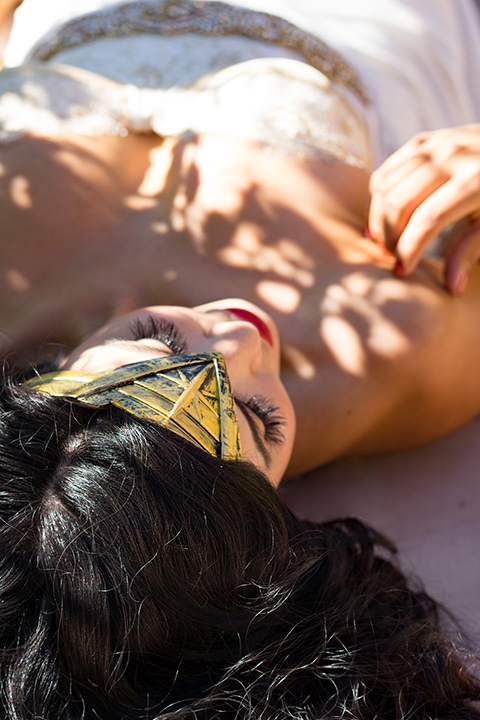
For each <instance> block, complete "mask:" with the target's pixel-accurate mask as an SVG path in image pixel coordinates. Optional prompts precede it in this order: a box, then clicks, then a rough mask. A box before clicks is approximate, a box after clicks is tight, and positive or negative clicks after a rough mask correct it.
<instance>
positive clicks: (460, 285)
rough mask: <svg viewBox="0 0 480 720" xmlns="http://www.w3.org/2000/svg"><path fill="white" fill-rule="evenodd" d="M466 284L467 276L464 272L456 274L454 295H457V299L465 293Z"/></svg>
mask: <svg viewBox="0 0 480 720" xmlns="http://www.w3.org/2000/svg"><path fill="white" fill-rule="evenodd" d="M467 282H468V275H467V273H466V272H465V270H461V271H460V272H459V273H458V277H457V280H456V282H455V295H458V296H459V297H460V296H462V295H463V293H464V292H465V289H466V287H467Z"/></svg>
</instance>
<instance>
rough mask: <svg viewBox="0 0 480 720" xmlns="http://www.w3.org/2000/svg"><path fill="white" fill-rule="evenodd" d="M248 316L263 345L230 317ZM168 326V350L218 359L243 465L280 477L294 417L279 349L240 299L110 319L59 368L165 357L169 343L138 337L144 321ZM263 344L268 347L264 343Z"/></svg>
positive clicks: (100, 367) (94, 368)
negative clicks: (257, 408) (253, 406)
mask: <svg viewBox="0 0 480 720" xmlns="http://www.w3.org/2000/svg"><path fill="white" fill-rule="evenodd" d="M227 308H234V309H237V308H238V309H240V310H241V309H245V310H248V311H249V312H252V313H255V315H257V316H258V317H260V318H261V320H262V321H263V322H264V323H265V324H266V325H267V326H268V338H269V341H267V340H266V339H264V338H263V337H262V334H261V333H260V332H259V330H258V328H257V327H256V326H255V325H254V324H252V323H251V322H246V321H245V320H241V319H238V316H237V315H235V314H234V313H233V312H232V311H231V310H228V309H227ZM152 319H153V321H154V322H155V323H156V324H157V325H158V324H159V323H160V324H161V327H163V324H164V323H167V325H166V327H170V324H172V326H173V327H172V331H173V339H174V341H175V345H180V346H181V347H180V348H178V350H181V352H182V354H183V353H187V352H188V353H209V352H220V353H222V355H223V357H224V359H225V363H226V366H227V372H228V376H229V379H230V384H231V387H232V392H233V395H234V398H235V400H236V409H237V418H238V423H239V432H240V441H241V449H242V459H243V460H247V461H249V462H252V463H253V464H254V465H256V466H257V467H258V468H260V469H261V470H262V471H263V472H264V473H265V474H266V475H267V477H268V478H269V480H270V481H271V482H272V483H273V484H274V485H278V484H279V483H280V480H281V479H282V477H283V474H284V472H285V469H286V467H287V464H288V461H289V459H290V455H291V452H292V447H293V440H294V437H295V414H294V411H293V407H292V404H291V402H290V399H289V397H288V395H287V393H286V391H285V388H284V387H283V385H282V383H281V381H280V344H279V339H278V334H277V330H276V328H275V325H274V323H273V321H272V320H271V318H270V317H269V316H268V315H266V314H265V313H264V312H263V311H262V310H260V309H259V308H257V307H255V306H253V305H251V304H249V303H246V302H245V301H243V300H239V299H229V300H223V301H221V302H216V303H215V302H214V303H209V304H207V305H201V306H198V307H196V308H184V307H175V306H171V305H169V306H164V307H162V306H154V307H148V308H142V309H139V310H137V311H134V312H132V313H128V314H127V315H124V316H122V317H119V318H116V319H115V320H113V321H112V322H110V323H108V324H107V325H106V326H105V327H103V328H101V329H100V330H99V331H98V332H97V333H95V334H94V335H93V336H92V337H89V338H88V339H87V340H85V341H84V342H83V343H82V344H81V345H79V346H78V347H77V348H75V349H74V350H73V351H72V352H71V353H70V355H69V356H68V358H67V360H66V361H65V363H64V365H63V369H65V370H78V371H85V372H101V371H104V370H109V369H111V368H116V367H118V366H121V365H126V364H128V363H133V362H139V361H141V360H147V359H150V358H153V357H164V356H165V357H166V356H169V355H172V354H175V353H174V352H173V349H174V348H172V347H171V343H170V339H171V338H169V337H167V335H168V333H167V332H165V335H166V337H165V338H162V339H159V338H158V337H153V338H152V337H148V336H147V337H139V335H141V334H142V331H141V328H142V327H146V328H149V327H150V323H151V321H152ZM270 340H271V341H272V342H270ZM252 399H253V401H254V403H256V404H257V405H259V406H260V407H261V409H262V410H263V411H267V410H269V411H270V412H269V418H271V420H272V421H273V425H272V427H273V431H271V430H270V431H269V429H268V428H269V427H270V425H268V424H267V425H264V422H262V420H261V418H260V417H259V416H258V415H256V414H255V413H254V412H253V411H252V410H250V409H249V406H248V403H249V402H250V401H251V400H252Z"/></svg>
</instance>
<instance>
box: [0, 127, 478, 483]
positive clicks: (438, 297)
mask: <svg viewBox="0 0 480 720" xmlns="http://www.w3.org/2000/svg"><path fill="white" fill-rule="evenodd" d="M0 152H1V154H0V163H1V166H2V174H1V176H0V202H1V203H2V211H1V213H0V238H2V240H0V243H1V246H0V251H1V253H2V258H3V268H4V270H3V279H2V283H1V286H0V308H1V315H0V327H2V330H3V331H4V332H6V333H7V334H8V335H10V336H14V337H15V336H16V337H17V338H20V339H21V340H23V341H24V342H25V343H28V344H30V343H31V342H32V341H34V342H39V343H40V342H44V341H47V342H48V341H50V342H59V341H63V340H65V339H66V340H67V341H69V342H72V343H73V342H77V341H78V340H79V338H80V337H81V336H84V335H85V334H87V333H89V332H90V331H91V330H93V329H96V328H97V327H98V326H99V325H101V324H102V323H103V322H104V321H105V319H107V318H108V317H110V316H111V315H115V314H120V313H123V312H127V311H129V310H132V309H134V308H136V307H140V306H144V305H150V304H177V305H186V306H193V305H198V304H200V303H204V302H209V301H211V300H215V299H219V298H223V297H232V296H236V297H242V298H245V299H247V300H250V301H252V302H254V303H256V304H257V305H259V306H261V307H262V308H263V309H264V310H266V311H267V312H268V313H269V314H270V315H271V316H272V317H273V319H274V321H275V322H276V324H277V326H278V329H279V333H280V338H281V340H282V379H283V381H284V383H285V385H286V388H287V390H288V392H289V394H290V395H291V397H292V399H293V403H294V405H295V408H296V413H297V423H298V433H297V440H296V444H295V449H294V453H293V457H292V461H291V465H290V468H289V473H290V474H291V473H296V472H299V471H303V470H306V469H309V468H312V467H315V466H318V465H321V464H324V463H326V462H329V461H331V460H333V459H336V458H340V457H347V456H350V455H355V454H359V453H360V454H371V453H373V454H376V453H379V452H384V451H389V450H398V449H403V448H406V447H409V446H412V445H416V444H420V443H423V442H426V441H428V440H430V439H432V438H434V437H438V436H440V435H442V434H444V433H447V432H449V431H451V430H452V429H454V428H455V427H458V426H460V425H461V424H463V423H465V422H467V421H468V420H469V419H470V418H472V417H473V416H474V415H475V414H476V412H477V411H478V408H479V407H480V377H479V374H478V372H477V367H478V357H479V356H480V325H479V323H478V321H477V318H478V307H479V304H480V275H479V272H478V271H477V270H476V269H475V270H473V271H472V273H471V275H470V281H469V285H468V289H467V292H466V293H465V295H464V297H462V298H458V297H453V296H452V295H450V294H448V293H447V292H445V290H444V289H443V287H442V280H441V269H440V268H439V267H438V265H435V264H434V263H430V264H428V263H427V261H423V262H422V263H421V265H420V266H419V268H418V269H417V270H416V271H415V272H414V273H413V275H412V276H411V277H410V278H409V279H408V280H398V279H396V278H395V277H393V276H392V273H391V269H392V265H393V259H392V258H391V257H387V256H385V255H384V254H383V253H382V251H381V249H380V248H379V247H378V246H377V245H376V244H374V243H373V242H372V241H371V240H369V239H366V238H365V237H364V226H365V222H366V213H367V207H368V182H369V178H368V175H367V174H366V173H365V172H364V171H362V170H359V169H358V168H354V167H351V166H348V165H343V164H340V163H337V164H331V163H324V162H322V161H320V160H319V159H318V158H316V159H315V160H312V159H310V160H305V159H304V160H302V159H298V158H290V157H287V156H283V155H279V154H276V153H274V152H272V151H269V150H265V149H264V148H259V147H257V146H254V145H250V144H248V143H244V142H241V141H238V140H233V139H227V138H215V137H208V136H204V137H202V138H197V139H191V140H189V141H186V142H176V141H167V142H165V143H162V142H161V141H160V140H159V139H158V138H156V137H153V136H143V137H142V136H133V135H131V136H128V137H126V138H115V137H104V138H68V139H67V138H65V139H55V140H54V141H53V140H47V139H42V138H36V137H28V138H23V139H22V140H20V141H19V142H17V143H16V144H13V145H11V146H6V147H2V148H1V151H0ZM45 178H48V182H46V181H45ZM20 249H21V250H20ZM466 377H468V378H469V382H468V384H467V383H466V382H465V378H466ZM319 438H320V439H321V441H320V440H319Z"/></svg>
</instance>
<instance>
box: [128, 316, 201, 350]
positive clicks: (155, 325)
mask: <svg viewBox="0 0 480 720" xmlns="http://www.w3.org/2000/svg"><path fill="white" fill-rule="evenodd" d="M130 329H131V331H132V335H133V338H134V340H144V339H146V338H151V339H153V340H159V341H160V342H161V343H163V344H164V345H166V346H167V347H168V348H169V350H171V351H172V353H173V354H174V355H184V354H185V353H186V352H188V345H187V341H186V340H185V337H184V336H183V335H182V333H181V332H180V330H179V329H178V327H177V326H176V325H175V323H173V322H171V321H170V320H165V318H156V317H153V315H149V316H148V319H146V320H143V319H140V318H136V319H135V320H134V321H133V322H132V323H130Z"/></svg>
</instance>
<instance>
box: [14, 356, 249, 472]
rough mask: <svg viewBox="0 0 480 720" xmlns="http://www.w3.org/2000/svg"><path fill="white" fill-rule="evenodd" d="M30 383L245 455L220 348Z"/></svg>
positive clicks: (213, 450)
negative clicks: (212, 351) (118, 410)
mask: <svg viewBox="0 0 480 720" xmlns="http://www.w3.org/2000/svg"><path fill="white" fill-rule="evenodd" d="M26 384H27V385H28V386H30V387H31V388H32V389H34V390H36V391H37V392H40V393H43V394H45V395H56V396H59V397H66V398H69V399H70V400H73V401H75V402H77V403H80V404H82V405H90V406H93V407H104V406H106V405H115V406H116V407H119V408H122V409H123V410H126V411H127V412H129V413H131V414H132V415H136V416H137V417H139V418H142V419H144V420H151V421H153V422H155V423H157V424H159V425H163V426H164V427H166V428H168V430H171V431H172V432H174V433H177V435H180V436H181V437H183V438H185V439H186V440H189V441H190V442H192V443H194V445H198V446H199V447H201V448H203V449H204V450H206V451H207V452H208V453H210V454H211V455H215V456H216V457H220V458H224V459H229V460H239V459H240V457H241V452H240V437H239V434H238V421H237V415H236V412H235V402H234V399H233V395H232V391H231V388H230V382H229V379H228V375H227V369H226V366H225V360H224V358H223V355H221V354H220V353H199V354H195V355H174V356H169V357H162V358H153V359H151V360H143V361H141V362H136V363H130V364H129V365H121V366H120V367H117V368H114V369H113V370H107V371H104V372H98V373H84V372H75V371H69V370H65V371H58V372H51V373H46V374H45V375H38V376H36V377H34V378H31V379H30V380H28V381H27V383H26Z"/></svg>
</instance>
